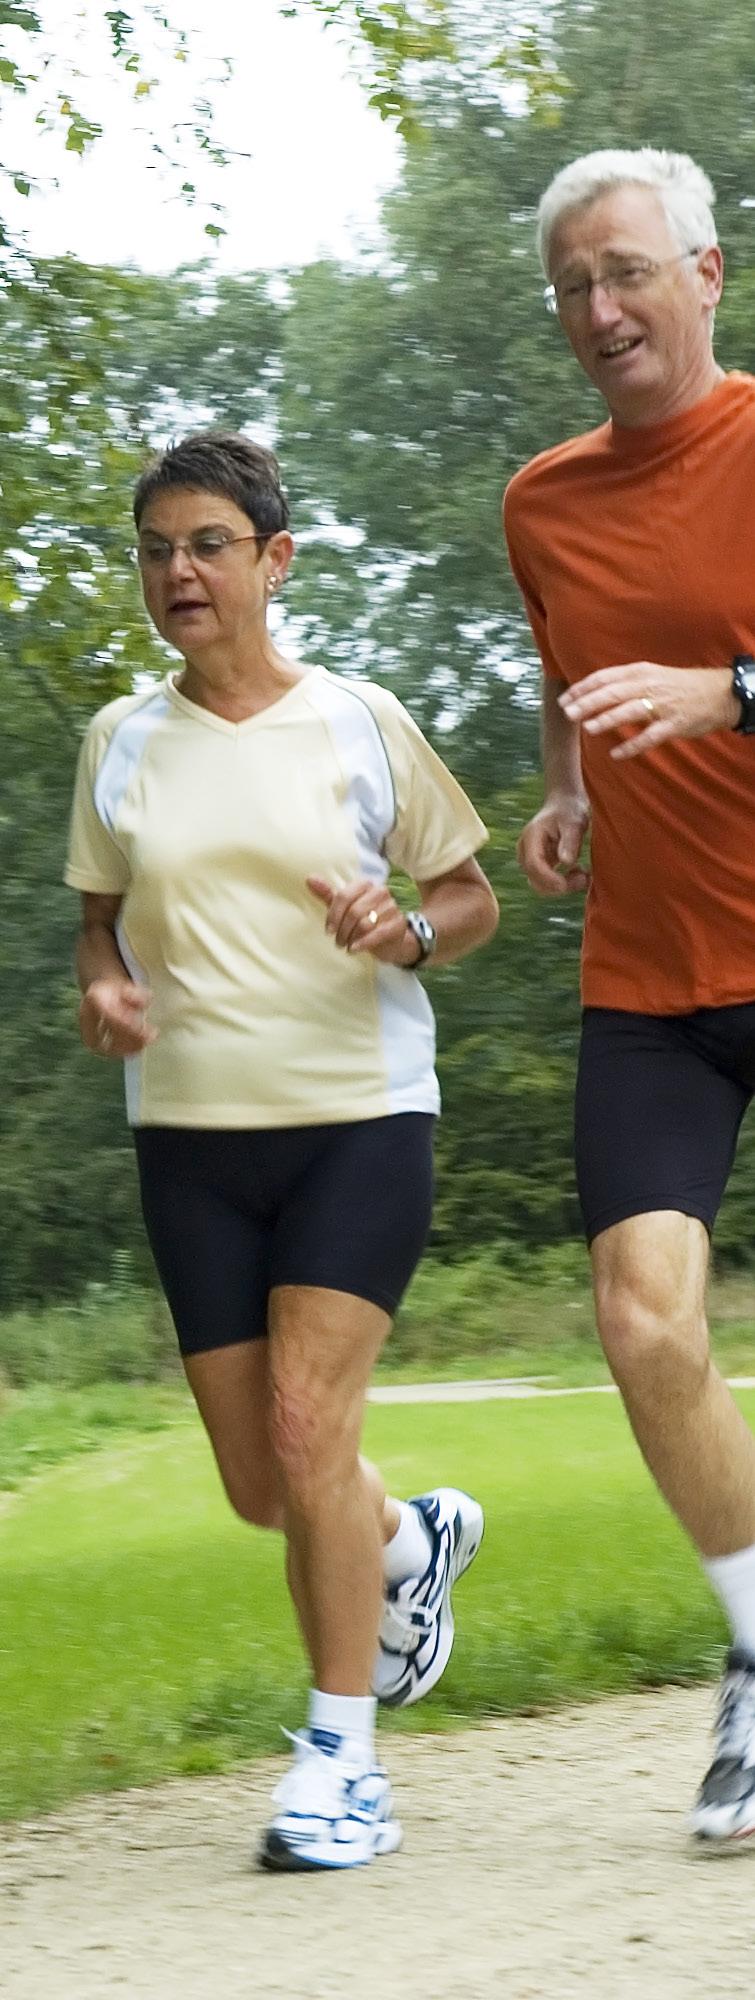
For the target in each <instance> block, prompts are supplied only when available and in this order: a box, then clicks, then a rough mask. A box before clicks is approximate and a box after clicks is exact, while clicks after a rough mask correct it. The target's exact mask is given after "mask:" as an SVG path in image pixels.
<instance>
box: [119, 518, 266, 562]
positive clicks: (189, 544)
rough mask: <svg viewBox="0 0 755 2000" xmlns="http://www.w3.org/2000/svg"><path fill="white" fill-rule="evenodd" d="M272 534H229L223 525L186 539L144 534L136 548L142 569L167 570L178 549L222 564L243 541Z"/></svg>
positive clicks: (199, 559)
mask: <svg viewBox="0 0 755 2000" xmlns="http://www.w3.org/2000/svg"><path fill="white" fill-rule="evenodd" d="M269 541H270V535H226V534H224V533H223V531H222V529H221V528H199V529H198V530H197V533H196V534H195V535H186V536H185V538H184V540H183V541H180V542H169V541H168V540H167V539H166V538H164V537H163V536H162V535H145V536H144V538H143V539H142V540H141V541H140V542H139V544H138V547H137V548H136V549H135V550H134V556H135V559H136V561H137V563H138V564H139V568H140V569H146V570H153V569H167V568H168V564H169V563H170V562H172V560H173V557H174V555H175V553H176V549H183V551H184V553H185V554H186V555H187V556H189V558H190V560H191V561H192V562H194V563H200V564H202V563H219V562H222V561H223V557H224V556H225V555H227V553H228V550H229V549H236V548H238V546H239V543H240V542H269Z"/></svg>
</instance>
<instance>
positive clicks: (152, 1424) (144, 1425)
mask: <svg viewBox="0 0 755 2000" xmlns="http://www.w3.org/2000/svg"><path fill="white" fill-rule="evenodd" d="M192 1408H193V1406H192V1404H191V1399H190V1397H189V1394H188V1390H187V1389H186V1388H184V1387H183V1386H182V1385H180V1386H179V1385H178V1384H176V1385H175V1386H172V1385H171V1386H168V1385H167V1384H166V1385H163V1386H159V1387H158V1386H156V1385H153V1384H149V1385H147V1384H145V1383H141V1382H100V1383H99V1384H98V1385H97V1386H96V1387H93V1388H90V1389H79V1390H70V1389H60V1388H56V1387H54V1386H53V1385H49V1386H48V1385H45V1384H39V1385H37V1387H35V1388H34V1389H28V1390H26V1391H25V1392H24V1393H23V1394H21V1395H19V1394H8V1392H7V1391H6V1394H5V1396H4V1398H3V1400H2V1401H0V1494H1V1493H2V1492H3V1491H9V1490H10V1491H13V1489H14V1488H15V1487H17V1486H19V1485H20V1484H21V1482H22V1481H23V1480H25V1479H29V1478H30V1477H32V1475H34V1474H35V1473H39V1472H43V1471H45V1470H46V1469H47V1468H48V1467H49V1466H53V1465H60V1464H61V1463H62V1462H63V1461H65V1460H66V1459H69V1458H77V1457H79V1456H80V1455H81V1454H83V1453H87V1452H91V1451H98V1450H100V1449H101V1448H102V1447H103V1446H105V1445H109V1444H112V1443H113V1442H114V1441H115V1440H117V1439H119V1438H120V1437H122V1436H124V1437H126V1436H128V1435H129V1434H130V1433H131V1432H133V1431H137V1432H139V1433H140V1434H145V1433H150V1432H152V1431H160V1430H164V1429H165V1428H166V1426H167V1425H169V1424H175V1423H179V1422H181V1420H182V1419H186V1418H189V1419H190V1418H191V1415H192Z"/></svg>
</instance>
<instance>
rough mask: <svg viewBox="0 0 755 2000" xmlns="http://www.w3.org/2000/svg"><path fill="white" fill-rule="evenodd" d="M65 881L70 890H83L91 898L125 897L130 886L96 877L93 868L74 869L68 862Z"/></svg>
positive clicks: (100, 876)
mask: <svg viewBox="0 0 755 2000" xmlns="http://www.w3.org/2000/svg"><path fill="white" fill-rule="evenodd" d="M63 881H64V882H65V884H66V887H67V888H69V889H82V890H84V891H85V893H88V894H89V895H91V896H125V894H126V889H127V887H128V884H127V883H125V882H114V881H113V879H112V876H111V877H110V879H109V880H108V879H107V877H106V876H104V875H95V874H94V872H93V870H92V869H91V868H74V867H72V865H71V863H70V862H66V866H65V868H64V869H63Z"/></svg>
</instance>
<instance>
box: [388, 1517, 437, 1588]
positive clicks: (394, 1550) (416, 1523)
mask: <svg viewBox="0 0 755 2000" xmlns="http://www.w3.org/2000/svg"><path fill="white" fill-rule="evenodd" d="M398 1504H399V1507H400V1509H401V1519H400V1521H399V1524H398V1527H397V1529H396V1533H395V1535H394V1536H393V1537H392V1539H391V1541H390V1542H386V1544H385V1547H384V1549H383V1575H384V1577H385V1580H386V1583H404V1582H405V1581H406V1578H407V1577H408V1576H423V1575H424V1572H425V1570H426V1569H427V1565H428V1563H429V1561H430V1555H431V1550H432V1543H431V1541H430V1536H429V1534H428V1532H427V1528H426V1527H425V1523H424V1521H423V1519H422V1515H421V1514H420V1512H419V1509H418V1508H417V1507H412V1506H410V1505H409V1502H408V1501H406V1500H399V1503H398Z"/></svg>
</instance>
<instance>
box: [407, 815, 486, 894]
mask: <svg viewBox="0 0 755 2000" xmlns="http://www.w3.org/2000/svg"><path fill="white" fill-rule="evenodd" d="M489 839H490V834H489V833H488V829H487V827H486V826H483V824H482V821H480V826H479V831H478V832H477V833H476V834H471V835H470V834H469V833H467V834H465V835H464V836H463V838H462V839H460V840H455V841H453V843H452V844H451V846H449V847H444V848H443V850H442V852H441V853H440V854H434V855H433V856H432V859H431V860H429V861H427V862H426V861H424V860H421V859H420V860H418V861H417V863H416V866H413V867H412V869H411V871H410V873H411V875H412V877H413V879H414V881H415V882H432V881H434V880H435V877H436V876H437V875H449V874H450V872H451V869H452V868H458V867H459V866H460V864H461V862H462V861H471V859H472V856H473V854H476V853H477V850H478V848H480V847H484V846H485V843H486V841H488V840H489ZM400 865H402V864H400V863H397V866H400Z"/></svg>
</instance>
